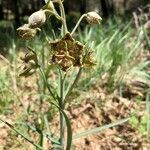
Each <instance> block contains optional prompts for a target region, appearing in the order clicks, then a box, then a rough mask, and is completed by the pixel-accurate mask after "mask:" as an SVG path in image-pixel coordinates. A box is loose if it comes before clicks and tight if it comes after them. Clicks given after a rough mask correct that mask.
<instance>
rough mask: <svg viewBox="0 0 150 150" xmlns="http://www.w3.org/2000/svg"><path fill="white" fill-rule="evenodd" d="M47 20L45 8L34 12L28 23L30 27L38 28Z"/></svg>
mask: <svg viewBox="0 0 150 150" xmlns="http://www.w3.org/2000/svg"><path fill="white" fill-rule="evenodd" d="M45 21H46V15H45V11H44V10H39V11H36V12H34V13H33V14H32V15H31V16H30V17H29V18H28V23H29V27H30V28H38V27H40V26H42V25H43V24H44V23H45Z"/></svg>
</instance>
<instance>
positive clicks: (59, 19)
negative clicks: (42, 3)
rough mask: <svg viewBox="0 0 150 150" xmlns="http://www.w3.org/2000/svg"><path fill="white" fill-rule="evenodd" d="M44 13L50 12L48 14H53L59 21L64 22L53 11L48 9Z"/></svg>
mask: <svg viewBox="0 0 150 150" xmlns="http://www.w3.org/2000/svg"><path fill="white" fill-rule="evenodd" d="M44 12H48V13H51V14H52V15H54V16H55V17H56V18H57V19H58V20H61V21H62V20H63V18H62V17H60V16H59V15H58V14H56V13H55V12H53V11H51V10H48V9H45V10H44Z"/></svg>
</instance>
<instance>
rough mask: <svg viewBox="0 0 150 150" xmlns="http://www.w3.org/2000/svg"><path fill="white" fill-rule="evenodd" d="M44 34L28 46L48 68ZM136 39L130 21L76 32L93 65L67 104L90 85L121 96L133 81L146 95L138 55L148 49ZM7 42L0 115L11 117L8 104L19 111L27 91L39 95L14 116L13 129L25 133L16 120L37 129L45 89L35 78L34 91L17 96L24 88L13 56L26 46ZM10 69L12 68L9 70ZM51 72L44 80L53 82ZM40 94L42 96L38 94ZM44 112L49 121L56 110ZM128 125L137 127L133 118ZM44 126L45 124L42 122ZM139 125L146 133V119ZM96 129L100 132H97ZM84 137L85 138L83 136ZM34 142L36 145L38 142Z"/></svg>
mask: <svg viewBox="0 0 150 150" xmlns="http://www.w3.org/2000/svg"><path fill="white" fill-rule="evenodd" d="M12 30H14V29H12ZM13 32H15V31H13ZM45 34H46V33H45V32H42V33H41V36H40V38H36V39H35V40H32V41H31V42H29V43H28V44H30V46H31V47H32V48H34V49H36V51H37V52H38V55H40V56H41V63H42V64H43V67H44V65H48V63H49V62H48V61H45V60H44V59H43V57H42V55H44V56H46V57H47V58H48V57H49V55H50V52H49V47H48V44H47V40H48V39H51V37H49V35H47V34H46V38H45V36H43V35H45ZM144 35H146V40H147V43H149V41H148V40H149V39H148V38H147V37H148V36H147V34H146V31H145V30H144ZM7 36H8V35H7ZM140 36H141V34H140V31H136V30H135V29H134V27H133V22H132V21H130V22H127V23H125V24H122V23H119V22H114V21H112V20H108V21H107V22H106V23H104V24H101V25H100V26H98V27H92V28H91V27H88V26H87V27H85V29H84V31H81V30H79V31H78V34H77V37H78V39H79V40H80V41H81V42H83V43H85V44H86V45H87V47H89V49H90V50H91V51H92V52H93V55H95V56H96V58H95V59H96V62H97V63H96V65H95V66H94V67H93V69H92V70H91V71H89V70H88V69H86V68H85V73H84V74H82V76H83V77H84V78H83V79H82V78H80V80H79V84H78V85H77V86H76V87H77V88H76V89H75V92H72V95H71V96H72V97H71V98H72V99H71V100H72V102H71V103H74V101H76V100H75V99H77V100H79V99H78V96H79V95H82V92H80V91H84V92H85V93H86V92H88V89H89V87H92V85H94V84H97V85H98V86H102V88H105V89H106V90H107V91H109V93H113V92H114V91H115V90H118V91H121V92H120V95H122V94H123V92H124V91H122V90H121V89H122V86H127V85H130V84H131V83H133V82H134V81H138V82H142V83H144V85H146V87H145V89H143V91H146V90H147V89H148V88H149V86H150V72H149V70H148V67H149V66H150V62H149V61H147V60H146V59H145V58H143V57H142V55H141V54H145V53H146V54H147V52H148V49H147V48H145V47H146V46H145V45H143V41H142V40H141V37H140ZM7 39H9V40H10V42H8V41H9V40H6V42H5V44H4V46H6V47H8V52H9V53H8V54H9V55H8V56H7V58H8V59H9V61H8V62H7V61H6V60H5V59H3V60H2V61H0V63H1V64H2V66H1V68H0V99H1V101H0V112H1V114H3V115H8V114H9V115H11V113H12V112H11V111H12V110H11V108H10V106H11V104H12V103H13V104H14V103H17V105H16V106H17V107H18V109H19V107H20V106H19V105H21V103H22V102H24V99H22V98H24V97H23V95H28V93H30V90H33V91H38V92H39V95H36V102H35V103H34V100H33V99H32V98H31V104H29V106H28V107H25V109H26V110H24V111H22V114H20V115H17V114H15V115H17V116H18V117H17V116H16V117H15V118H16V120H19V122H21V124H19V125H18V126H17V125H16V127H18V128H19V129H21V130H23V131H22V133H25V132H26V131H27V130H31V129H30V127H31V126H30V127H29V126H28V127H26V126H24V125H23V124H24V121H25V120H26V118H24V119H22V118H21V119H20V116H24V117H27V118H28V117H29V118H30V116H32V117H31V118H32V119H33V120H36V119H38V121H37V122H36V123H37V124H38V125H39V124H40V122H41V118H40V117H39V116H40V115H38V114H37V111H38V110H40V109H42V108H38V105H39V104H41V105H40V106H41V107H42V106H43V105H44V104H45V101H44V102H42V103H41V102H40V101H38V100H39V99H41V98H43V97H44V100H45V99H46V98H47V92H46V91H44V89H45V87H44V86H45V85H43V84H42V83H41V82H40V81H39V78H40V76H39V74H37V75H36V76H35V78H36V81H37V84H36V88H35V89H34V86H33V87H30V88H31V89H30V88H29V87H28V88H29V89H25V92H28V93H24V94H23V93H22V92H21V90H22V88H26V83H25V81H24V79H20V78H18V77H17V73H18V66H17V62H18V59H17V55H19V51H18V49H19V47H20V45H26V43H22V41H19V40H15V37H13V36H12V37H9V36H8V37H7ZM7 42H8V43H7ZM43 43H44V44H43ZM7 44H8V46H7ZM43 50H44V51H43ZM8 63H9V65H8ZM11 65H12V66H13V67H11ZM51 68H52V66H50V68H49V69H48V70H47V76H48V75H49V74H50V75H51V77H52V78H53V79H54V80H55V79H56V77H55V76H54V73H53V72H51ZM74 74H76V69H75V70H74ZM74 74H72V75H70V78H71V79H70V81H71V80H72V79H73V77H74ZM54 80H52V81H50V82H49V83H51V84H53V85H54V87H57V86H59V85H57V84H56V82H53V81H54ZM30 81H31V80H30ZM28 82H29V81H28ZM23 84H24V85H23ZM66 84H69V83H66ZM41 91H44V92H43V93H42V92H41ZM34 96H35V95H34ZM147 97H148V96H147ZM82 100H83V99H82ZM32 101H33V102H32ZM80 102H81V101H80ZM37 103H38V104H37ZM146 104H147V109H146V111H147V112H148V113H149V101H148V98H147V100H146ZM20 111H21V110H20ZM47 112H49V114H50V115H49V116H48V119H49V120H50V118H51V120H52V118H53V115H54V114H55V113H56V110H54V108H53V107H52V110H48V111H44V112H42V113H47ZM20 120H21V121H20ZM33 120H32V121H33ZM131 123H132V124H133V126H134V125H136V124H137V123H138V120H137V118H133V120H132V121H131ZM44 124H45V125H46V124H47V123H46V121H45V123H44ZM143 124H144V125H141V130H142V131H143V126H144V130H146V128H145V126H147V132H148V133H149V130H150V129H149V121H146V119H145V118H144V120H143ZM46 126H47V127H44V130H46V131H47V130H49V129H48V128H49V127H48V125H46ZM106 126H107V125H106ZM108 126H109V125H108ZM110 126H111V125H110ZM104 128H105V127H104ZM106 128H107V127H106ZM32 129H33V128H32ZM97 129H98V130H99V129H100V130H101V128H97ZM89 132H90V131H89ZM94 133H95V131H94ZM50 134H51V133H50ZM84 134H85V135H86V133H84ZM28 135H29V134H28ZM29 136H30V135H29ZM38 140H39V143H40V139H38Z"/></svg>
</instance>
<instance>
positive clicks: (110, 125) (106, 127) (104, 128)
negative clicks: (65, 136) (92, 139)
mask: <svg viewBox="0 0 150 150" xmlns="http://www.w3.org/2000/svg"><path fill="white" fill-rule="evenodd" d="M129 119H130V117H128V118H125V119H121V120H118V121H116V122H114V123H110V124H108V125H104V126H101V127H97V128H94V129H90V130H87V131H84V132H81V133H79V134H76V135H74V136H73V140H75V139H78V138H81V137H83V136H88V135H93V134H97V133H98V132H101V131H104V130H106V129H108V128H111V127H115V126H117V125H120V124H123V123H125V122H127V121H128V120H129Z"/></svg>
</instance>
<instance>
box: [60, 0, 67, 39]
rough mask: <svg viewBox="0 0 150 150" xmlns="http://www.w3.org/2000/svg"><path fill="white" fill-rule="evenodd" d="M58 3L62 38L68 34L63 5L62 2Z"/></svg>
mask: <svg viewBox="0 0 150 150" xmlns="http://www.w3.org/2000/svg"><path fill="white" fill-rule="evenodd" d="M58 2H59V7H60V12H61V17H62V18H63V21H62V23H63V26H62V31H63V32H62V36H64V35H65V34H66V33H67V32H68V29H67V23H66V15H65V10H64V5H63V3H62V1H61V0H59V1H58Z"/></svg>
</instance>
